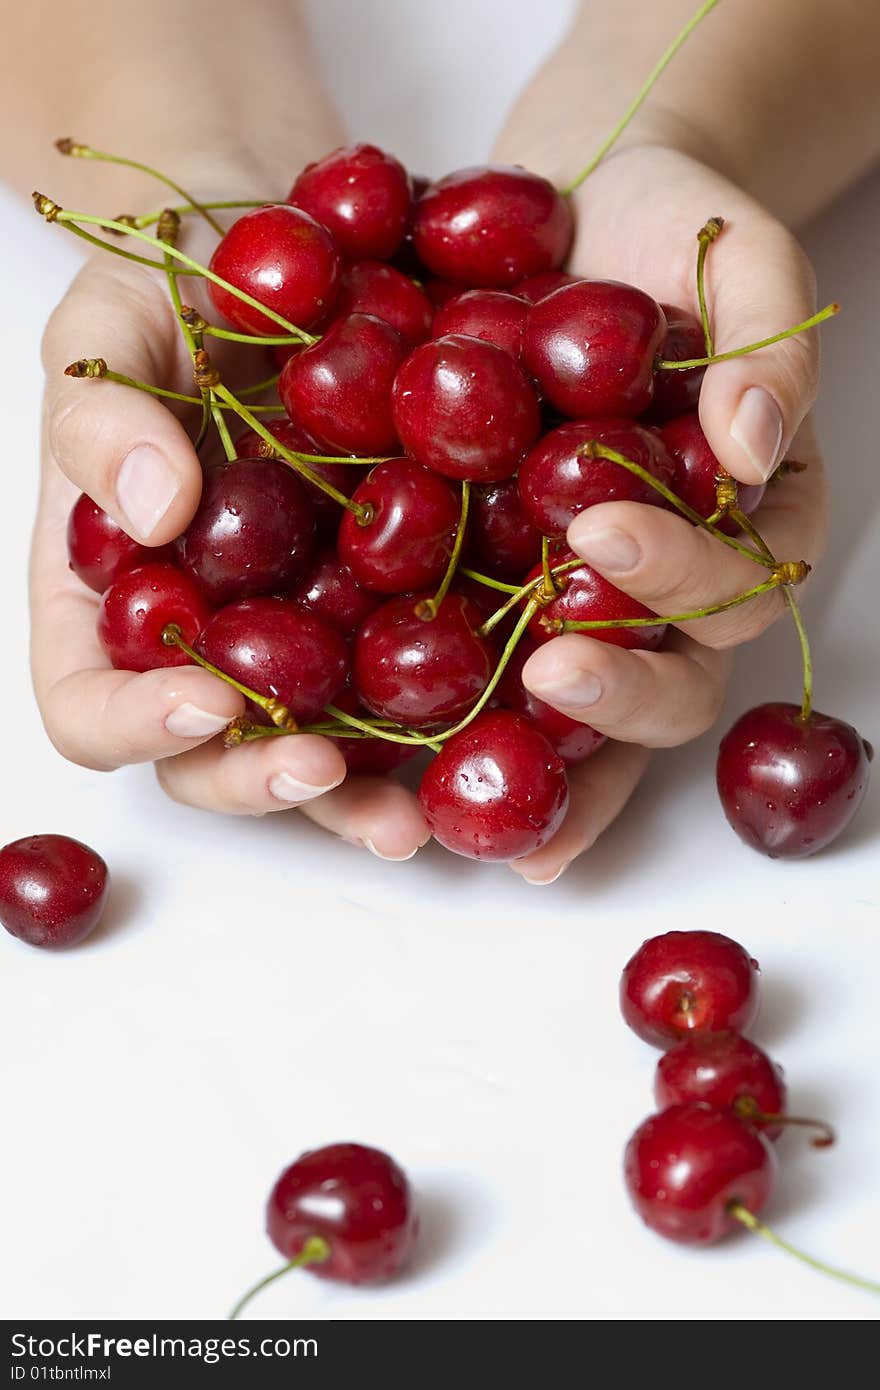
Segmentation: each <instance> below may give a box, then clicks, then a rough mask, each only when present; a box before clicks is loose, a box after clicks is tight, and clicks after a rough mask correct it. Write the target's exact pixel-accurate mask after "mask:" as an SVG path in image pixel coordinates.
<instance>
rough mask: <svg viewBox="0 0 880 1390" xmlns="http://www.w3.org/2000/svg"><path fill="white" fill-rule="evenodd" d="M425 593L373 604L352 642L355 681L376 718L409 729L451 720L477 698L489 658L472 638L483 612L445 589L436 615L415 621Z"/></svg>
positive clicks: (492, 659)
mask: <svg viewBox="0 0 880 1390" xmlns="http://www.w3.org/2000/svg"><path fill="white" fill-rule="evenodd" d="M430 597H431V595H430V594H406V595H404V596H403V597H402V598H395V599H392V600H391V601H390V603H386V604H383V606H382V607H381V608H378V609H377V610H376V612H375V613H373V614H372V615H371V616H370V617H369V618H367V620H366V622H365V623H364V624H363V626H362V627H361V629H360V631H359V633H358V635H357V637H356V639H355V644H354V686H355V689H356V690H357V693H358V695H359V696H360V698H361V700H362V701H363V703H364V704H365V705H366V706H367V708H368V709H371V710H372V711H373V713H374V714H377V715H378V716H379V717H380V719H393V720H394V721H395V722H396V723H398V724H403V725H406V726H407V727H410V726H411V727H413V728H421V727H424V726H426V725H431V724H452V723H454V722H455V720H456V719H457V718H459V717H460V716H461V715H463V714H465V713H466V712H467V710H468V709H469V708H470V706H471V705H472V704H473V703H474V701H475V700H476V699H477V698H478V697H479V696H480V695H482V693H483V691H484V690H485V688H486V686H487V685H488V683H489V677H490V676H491V674H492V671H493V670H494V667H495V655H494V653H493V651H492V648H491V646H490V644H489V643H488V642H487V641H486V640H485V638H483V637H480V636H478V635H477V633H476V631H475V629H476V628H477V627H479V625H480V623H481V621H482V617H481V614H480V612H479V611H478V609H476V608H475V607H474V605H473V604H472V603H471V602H470V600H469V599H467V598H465V597H464V595H463V594H455V593H451V594H447V595H446V598H445V599H444V600H443V602H442V603H441V605H440V608H439V610H438V612H437V615H436V617H434V618H431V619H429V620H425V619H424V618H420V617H419V616H418V614H417V611H416V610H417V605H418V604H419V602H420V600H424V599H428V598H430Z"/></svg>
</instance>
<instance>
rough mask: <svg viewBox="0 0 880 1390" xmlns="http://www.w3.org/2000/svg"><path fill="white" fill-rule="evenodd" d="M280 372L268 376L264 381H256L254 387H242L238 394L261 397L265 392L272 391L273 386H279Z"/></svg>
mask: <svg viewBox="0 0 880 1390" xmlns="http://www.w3.org/2000/svg"><path fill="white" fill-rule="evenodd" d="M280 375H281V373H280V372H275V373H273V375H272V376H267V377H266V378H265V380H264V381H255V382H254V384H253V386H242V387H241V388H240V390H239V392H238V394H239V396H240V397H241V396H259V395H261V394H262V392H263V391H271V389H272V387H273V386H277V385H278V378H279V376H280Z"/></svg>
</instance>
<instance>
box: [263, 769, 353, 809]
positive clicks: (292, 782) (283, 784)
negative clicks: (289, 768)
mask: <svg viewBox="0 0 880 1390" xmlns="http://www.w3.org/2000/svg"><path fill="white" fill-rule="evenodd" d="M338 786H339V782H328V784H327V786H326V787H315V786H313V785H312V784H311V783H310V782H298V781H297V779H296V778H295V777H291V775H290V773H289V772H276V773H275V774H274V776H272V777H270V778H269V791H270V792H271V793H272V795H273V796H274V797H275V799H276V801H286V802H287V803H288V805H291V806H293V805H295V804H297V803H298V802H300V801H311V800H312V798H313V797H316V796H323V794H324V792H330V791H332V790H333V788H334V787H338Z"/></svg>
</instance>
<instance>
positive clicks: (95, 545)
mask: <svg viewBox="0 0 880 1390" xmlns="http://www.w3.org/2000/svg"><path fill="white" fill-rule="evenodd" d="M172 554H173V551H172V549H171V547H170V546H169V545H163V546H159V547H156V546H148V545H138V543H137V541H133V540H132V539H131V536H127V535H126V533H125V532H124V531H123V529H122V527H121V526H117V524H116V522H115V521H114V520H113V518H112V517H111V516H108V515H107V513H106V512H105V511H104V509H103V508H102V507H99V506H98V504H97V502H93V501H92V499H91V497H87V496H86V494H85V493H83V494H82V496H81V497H80V498H79V499H78V500H77V501H76V502H75V503H74V504H73V509H72V511H71V513H70V519H69V521H68V523H67V555H68V559H69V561H70V568H71V569H72V570H73V572H74V574H75V575H76V576H77V578H78V579H81V580H82V582H83V583H84V584H88V586H89V588H90V589H94V591H95V593H96V594H103V592H104V590H105V589H108V588H109V587H110V585H111V584H113V583H115V581H116V580H117V579H118V578H119V576H120V575H121V574H125V572H126V570H133V569H135V568H136V567H137V566H138V565H146V564H148V563H149V562H150V561H153V562H156V561H159V562H161V561H163V560H170V559H171V557H172Z"/></svg>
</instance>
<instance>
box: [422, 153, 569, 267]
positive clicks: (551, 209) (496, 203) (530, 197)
mask: <svg viewBox="0 0 880 1390" xmlns="http://www.w3.org/2000/svg"><path fill="white" fill-rule="evenodd" d="M572 229H573V222H572V214H571V207H570V204H569V202H568V199H567V198H565V197H563V195H562V194H561V193H560V192H559V191H558V190H557V189H556V188H554V187H553V184H552V183H550V182H549V180H547V179H542V178H541V177H540V176H539V175H538V174H530V173H529V172H528V170H526V169H521V168H520V167H519V166H518V165H517V166H509V167H508V166H504V165H495V166H492V165H480V166H477V167H475V168H471V169H459V170H457V171H456V172H455V173H453V174H447V175H446V177H445V178H442V179H440V180H439V181H438V182H437V183H434V184H432V185H431V187H430V188H429V189H428V190H427V191H426V192H425V193H423V194H422V196H421V198H420V199H419V201H418V203H417V204H416V210H415V221H414V224H413V241H414V244H415V248H416V252H417V254H418V257H419V259H420V260H421V261H422V262H423V264H424V265H426V266H428V268H429V269H430V270H432V271H433V272H434V274H435V275H438V276H440V278H441V279H443V280H449V281H452V282H453V283H456V284H459V285H473V286H474V287H475V288H480V289H487V288H491V289H504V288H507V287H509V286H511V285H515V284H516V283H517V281H519V280H524V279H525V278H526V277H527V276H531V275H538V274H540V273H541V272H542V271H545V270H555V269H556V267H557V266H559V265H561V264H562V262H563V261H564V260H565V257H566V254H567V252H568V248H569V246H570V244H571V237H572Z"/></svg>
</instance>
